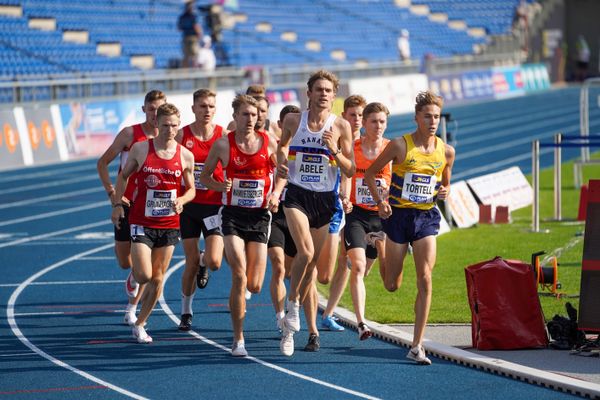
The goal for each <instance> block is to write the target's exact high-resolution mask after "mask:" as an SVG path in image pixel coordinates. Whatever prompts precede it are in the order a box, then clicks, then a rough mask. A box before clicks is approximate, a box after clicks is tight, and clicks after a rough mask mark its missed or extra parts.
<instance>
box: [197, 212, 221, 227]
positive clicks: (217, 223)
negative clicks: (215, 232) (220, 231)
mask: <svg viewBox="0 0 600 400" xmlns="http://www.w3.org/2000/svg"><path fill="white" fill-rule="evenodd" d="M202 221H203V222H204V226H205V227H206V229H208V230H209V231H210V230H212V229H216V228H220V227H221V215H219V214H215V215H211V216H210V217H206V218H204V219H203V220H202Z"/></svg>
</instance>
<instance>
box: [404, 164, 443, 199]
mask: <svg viewBox="0 0 600 400" xmlns="http://www.w3.org/2000/svg"><path fill="white" fill-rule="evenodd" d="M436 183H437V179H436V178H435V176H432V175H423V174H415V173H413V172H407V173H406V174H405V175H404V185H402V198H403V199H404V200H408V201H411V202H413V203H417V204H427V203H433V193H434V191H435V184H436Z"/></svg>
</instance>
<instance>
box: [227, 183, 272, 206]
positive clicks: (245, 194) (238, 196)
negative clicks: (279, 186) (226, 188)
mask: <svg viewBox="0 0 600 400" xmlns="http://www.w3.org/2000/svg"><path fill="white" fill-rule="evenodd" d="M264 194H265V180H264V179H238V178H234V179H233V182H232V186H231V205H232V206H238V207H248V208H260V207H262V204H263V200H264Z"/></svg>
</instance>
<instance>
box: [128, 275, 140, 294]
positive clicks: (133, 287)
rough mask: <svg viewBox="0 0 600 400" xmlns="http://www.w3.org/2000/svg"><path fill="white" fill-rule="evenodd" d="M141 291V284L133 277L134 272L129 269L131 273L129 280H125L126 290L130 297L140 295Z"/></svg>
mask: <svg viewBox="0 0 600 400" xmlns="http://www.w3.org/2000/svg"><path fill="white" fill-rule="evenodd" d="M139 291H140V284H139V283H137V282H136V281H135V279H133V274H132V273H131V271H129V275H128V276H127V280H126V281H125V292H126V293H127V296H129V297H132V298H133V297H135V296H137V295H138V292H139Z"/></svg>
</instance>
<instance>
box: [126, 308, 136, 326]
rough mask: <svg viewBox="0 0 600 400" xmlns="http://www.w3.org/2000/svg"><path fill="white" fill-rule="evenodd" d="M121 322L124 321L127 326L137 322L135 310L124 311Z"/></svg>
mask: <svg viewBox="0 0 600 400" xmlns="http://www.w3.org/2000/svg"><path fill="white" fill-rule="evenodd" d="M123 322H125V324H126V325H129V326H134V325H135V323H136V322H137V317H136V316H135V311H131V312H129V311H126V312H125V316H124V317H123Z"/></svg>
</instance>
